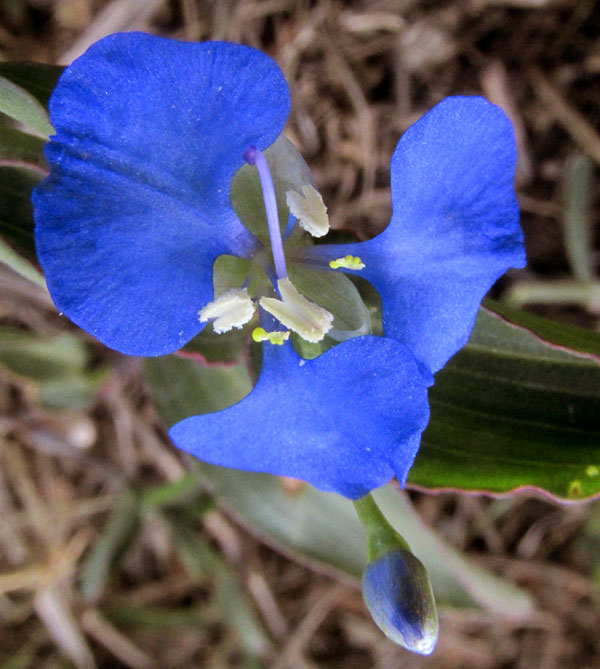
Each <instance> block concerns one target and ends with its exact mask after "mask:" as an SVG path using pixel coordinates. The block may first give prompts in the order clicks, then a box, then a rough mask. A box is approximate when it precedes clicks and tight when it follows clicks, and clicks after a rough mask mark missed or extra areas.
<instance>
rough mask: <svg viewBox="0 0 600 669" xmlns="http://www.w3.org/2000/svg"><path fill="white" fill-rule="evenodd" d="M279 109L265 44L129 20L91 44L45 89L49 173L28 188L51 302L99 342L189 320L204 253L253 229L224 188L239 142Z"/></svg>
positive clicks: (277, 77) (167, 340) (114, 342)
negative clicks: (188, 36) (175, 36)
mask: <svg viewBox="0 0 600 669" xmlns="http://www.w3.org/2000/svg"><path fill="white" fill-rule="evenodd" d="M288 110H289V93H288V89H287V84H286V82H285V80H284V78H283V75H282V74H281V71H280V70H279V68H278V67H277V65H276V64H275V63H274V62H273V61H272V60H271V59H270V58H268V57H267V56H265V55H264V54H262V53H260V52H259V51H256V50H254V49H251V48H249V47H244V46H240V45H236V44H227V43H223V42H207V43H203V44H194V43H183V42H177V41H173V40H167V39H163V38H159V37H154V36H150V35H145V34H142V33H126V34H116V35H112V36H110V37H107V38H105V39H103V40H101V41H100V42H98V43H97V44H95V45H93V46H92V47H91V48H90V49H89V50H88V51H87V52H86V53H85V54H84V55H83V56H82V57H81V58H79V59H78V60H76V61H75V62H74V63H73V64H72V65H71V66H70V67H69V68H67V69H66V70H65V72H64V74H63V75H62V77H61V79H60V81H59V83H58V85H57V87H56V89H55V91H54V94H53V96H52V99H51V102H50V115H51V120H52V123H53V125H54V127H55V128H56V135H55V136H54V137H53V138H52V140H51V142H50V144H49V145H48V147H47V151H46V157H47V160H48V162H49V164H50V167H51V174H50V176H49V177H48V179H46V180H45V181H44V182H43V183H42V185H41V186H40V187H39V188H38V189H36V191H35V193H34V197H33V202H34V207H35V220H36V244H37V248H38V255H39V258H40V262H41V264H42V267H43V269H44V270H45V272H46V279H47V283H48V286H49V289H50V292H51V294H52V297H53V299H54V301H55V303H56V305H57V307H58V308H59V309H60V310H61V311H62V312H63V313H65V314H66V315H67V316H68V317H69V318H71V319H72V320H73V321H74V322H75V323H77V324H78V325H80V326H81V327H82V328H84V329H85V330H88V331H89V332H91V333H92V334H94V335H95V336H97V337H98V338H99V339H101V340H102V341H103V342H105V343H106V344H107V345H108V346H111V347H112V348H115V349H117V350H120V351H122V352H124V353H131V354H136V355H160V354H163V353H167V352H170V351H173V350H175V349H177V348H179V347H180V346H181V345H182V344H184V343H186V342H187V341H188V340H189V339H191V338H192V337H193V336H194V335H195V334H196V333H197V332H198V331H199V330H201V329H202V327H203V326H202V324H201V323H200V321H199V320H198V316H197V313H198V310H199V309H200V308H201V307H203V306H204V305H205V304H206V303H208V302H210V301H211V300H212V299H213V289H212V264H213V261H214V259H215V258H216V256H217V255H219V254H221V253H238V254H243V252H244V250H246V249H248V247H249V245H250V244H251V243H252V241H251V236H250V235H249V233H248V232H247V231H246V230H245V228H244V227H243V226H242V225H241V223H240V222H239V220H238V218H237V216H236V215H235V213H234V211H233V208H232V206H231V202H230V198H229V188H230V185H231V180H232V178H233V174H234V172H235V171H236V170H237V169H238V168H239V167H240V166H241V165H242V164H243V163H244V159H243V156H242V154H243V152H244V151H245V150H246V149H247V148H248V146H250V145H255V146H257V147H259V148H261V149H264V148H266V147H267V146H269V145H270V144H271V143H272V142H273V141H275V139H276V138H277V136H278V135H279V133H280V132H281V129H282V127H283V125H284V123H285V120H286V118H287V114H288Z"/></svg>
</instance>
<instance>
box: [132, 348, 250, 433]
mask: <svg viewBox="0 0 600 669" xmlns="http://www.w3.org/2000/svg"><path fill="white" fill-rule="evenodd" d="M145 365H146V376H147V378H148V382H149V383H150V385H151V386H152V390H153V393H154V399H155V401H156V402H157V404H158V405H159V406H160V407H161V409H162V410H163V411H164V415H165V416H166V417H167V416H168V418H165V420H166V422H167V423H168V425H172V424H173V423H176V422H177V421H179V420H182V419H183V418H187V417H188V416H193V415H195V414H200V413H210V412H212V411H221V409H225V408H226V407H228V406H231V405H232V404H235V403H236V402H239V401H240V400H241V399H242V398H244V397H245V396H246V395H247V394H248V393H249V392H250V391H251V390H252V387H253V385H254V384H253V382H252V379H251V377H250V372H249V371H248V364H247V362H246V361H245V360H242V361H240V362H237V363H234V364H229V365H227V364H225V365H222V364H216V365H211V364H204V363H202V362H199V361H197V360H194V359H193V358H192V359H189V358H181V357H177V356H174V355H170V356H163V357H158V358H147V359H146V360H145Z"/></svg>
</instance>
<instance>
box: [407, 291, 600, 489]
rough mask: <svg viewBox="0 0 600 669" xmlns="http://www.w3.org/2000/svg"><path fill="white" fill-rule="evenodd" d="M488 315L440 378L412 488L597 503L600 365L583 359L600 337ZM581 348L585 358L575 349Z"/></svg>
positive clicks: (519, 316) (521, 317)
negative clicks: (520, 492) (524, 491)
mask: <svg viewBox="0 0 600 669" xmlns="http://www.w3.org/2000/svg"><path fill="white" fill-rule="evenodd" d="M491 306H492V308H493V309H494V311H491V310H485V309H482V310H481V311H480V314H479V317H478V319H477V325H476V327H475V330H474V332H473V335H472V337H471V340H470V342H469V344H468V345H467V346H466V347H465V348H464V349H463V350H462V351H460V352H459V353H458V354H457V355H456V356H455V357H454V358H453V359H452V360H451V361H450V362H449V363H448V364H447V365H446V367H445V368H444V369H443V370H442V371H441V372H440V373H439V374H437V375H436V383H435V385H434V386H433V387H432V389H431V391H430V403H431V409H432V414H431V420H430V424H429V427H428V428H427V430H426V431H425V433H424V435H423V440H422V444H421V449H420V451H419V453H418V455H417V459H416V461H415V464H414V465H413V468H412V470H411V472H410V475H409V483H412V484H413V485H417V486H421V487H424V488H435V489H437V488H457V489H460V490H472V491H484V492H490V493H506V492H509V491H511V490H514V489H517V488H521V487H528V488H537V489H539V490H541V491H544V492H546V493H548V494H550V495H552V496H553V497H555V498H558V499H582V498H586V497H590V496H592V495H597V494H599V493H600V365H599V364H598V362H597V360H596V359H593V358H591V357H587V356H586V355H582V354H581V352H580V351H581V350H582V349H583V350H584V352H585V353H590V352H591V351H593V350H597V347H598V346H599V341H600V337H598V335H595V334H594V333H590V332H586V331H582V330H578V329H575V328H571V327H568V326H563V325H558V324H554V323H552V322H551V321H547V320H545V319H540V318H537V317H532V316H530V315H529V314H522V313H520V312H517V313H515V312H514V311H510V310H507V309H505V308H503V307H499V306H498V305H496V304H491ZM500 313H503V314H504V316H505V317H506V316H508V315H510V316H511V321H507V320H505V317H501V316H500ZM559 344H562V346H561V345H559ZM576 344H578V345H579V347H578V348H579V351H578V350H577V349H574V348H569V345H571V346H573V345H576Z"/></svg>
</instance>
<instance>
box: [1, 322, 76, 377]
mask: <svg viewBox="0 0 600 669" xmlns="http://www.w3.org/2000/svg"><path fill="white" fill-rule="evenodd" d="M87 361H88V353H87V350H86V348H85V344H84V343H83V342H82V341H81V339H79V338H77V337H74V336H73V335H69V334H61V335H55V336H51V337H49V336H47V337H44V336H41V335H37V334H31V333H27V332H21V331H18V330H13V329H10V328H0V365H4V366H5V367H6V368H8V369H9V370H10V371H11V372H13V373H15V374H19V375H20V376H26V377H28V378H30V379H33V380H34V381H49V380H55V379H59V378H65V377H69V376H72V375H74V374H78V373H80V372H81V370H82V369H83V368H84V366H85V365H86V364H87Z"/></svg>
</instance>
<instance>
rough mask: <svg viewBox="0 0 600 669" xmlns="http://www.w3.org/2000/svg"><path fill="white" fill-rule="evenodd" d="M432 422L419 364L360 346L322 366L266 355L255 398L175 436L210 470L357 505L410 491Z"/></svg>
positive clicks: (360, 341)
mask: <svg viewBox="0 0 600 669" xmlns="http://www.w3.org/2000/svg"><path fill="white" fill-rule="evenodd" d="M428 418H429V407H428V404H427V384H426V382H425V380H424V379H423V378H422V376H421V374H420V372H419V369H418V366H417V363H416V362H415V360H414V358H413V357H412V355H411V354H410V353H409V352H408V351H407V350H406V349H405V348H404V347H403V346H401V345H400V344H398V343H397V342H395V341H393V340H391V339H384V338H380V337H373V336H366V337H359V338H356V339H352V340H350V341H348V342H345V343H343V344H339V345H338V346H335V347H334V348H332V349H330V350H329V351H327V352H326V353H324V354H323V355H321V356H319V357H318V358H316V359H315V360H311V361H308V360H302V359H301V358H299V357H298V355H297V354H296V353H295V352H294V350H293V349H292V347H291V345H289V344H287V345H284V346H283V347H277V346H271V345H265V347H264V359H263V371H262V373H261V375H260V377H259V380H258V383H257V385H256V387H255V388H254V390H253V391H252V392H251V393H250V395H248V396H247V397H246V398H245V399H244V400H242V401H241V402H239V403H238V404H236V405H234V406H232V407H230V408H229V409H225V410H224V411H221V412H219V413H214V414H205V415H200V416H192V417H191V418H186V419H185V420H183V421H181V422H179V423H177V424H176V425H174V426H173V427H172V428H171V430H170V431H169V436H170V437H171V439H172V440H173V441H174V443H175V444H176V445H177V446H178V447H179V448H181V449H182V450H185V451H187V452H189V453H191V454H192V455H195V456H196V457H198V458H200V459H201V460H205V461H207V462H210V463H212V464H216V465H222V466H225V467H232V468H235V469H244V470H249V471H260V472H269V473H271V474H278V475H284V476H291V477H294V478H298V479H302V480H304V481H308V482H309V483H312V484H313V485H314V486H316V487H317V488H321V489H322V490H326V491H333V492H337V493H340V494H342V495H344V496H346V497H349V498H351V499H357V498H359V497H362V496H363V495H365V494H366V493H367V492H369V491H370V490H372V489H373V488H376V487H378V486H380V485H382V484H384V483H385V482H386V481H388V480H389V479H390V478H391V477H392V476H394V474H395V475H396V476H397V477H398V479H399V480H400V482H401V484H404V482H405V481H406V477H407V475H408V471H409V469H410V467H411V465H412V463H413V460H414V458H415V455H416V452H417V450H418V447H419V443H420V436H421V433H422V431H423V430H424V429H425V426H426V424H427V421H428Z"/></svg>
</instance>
